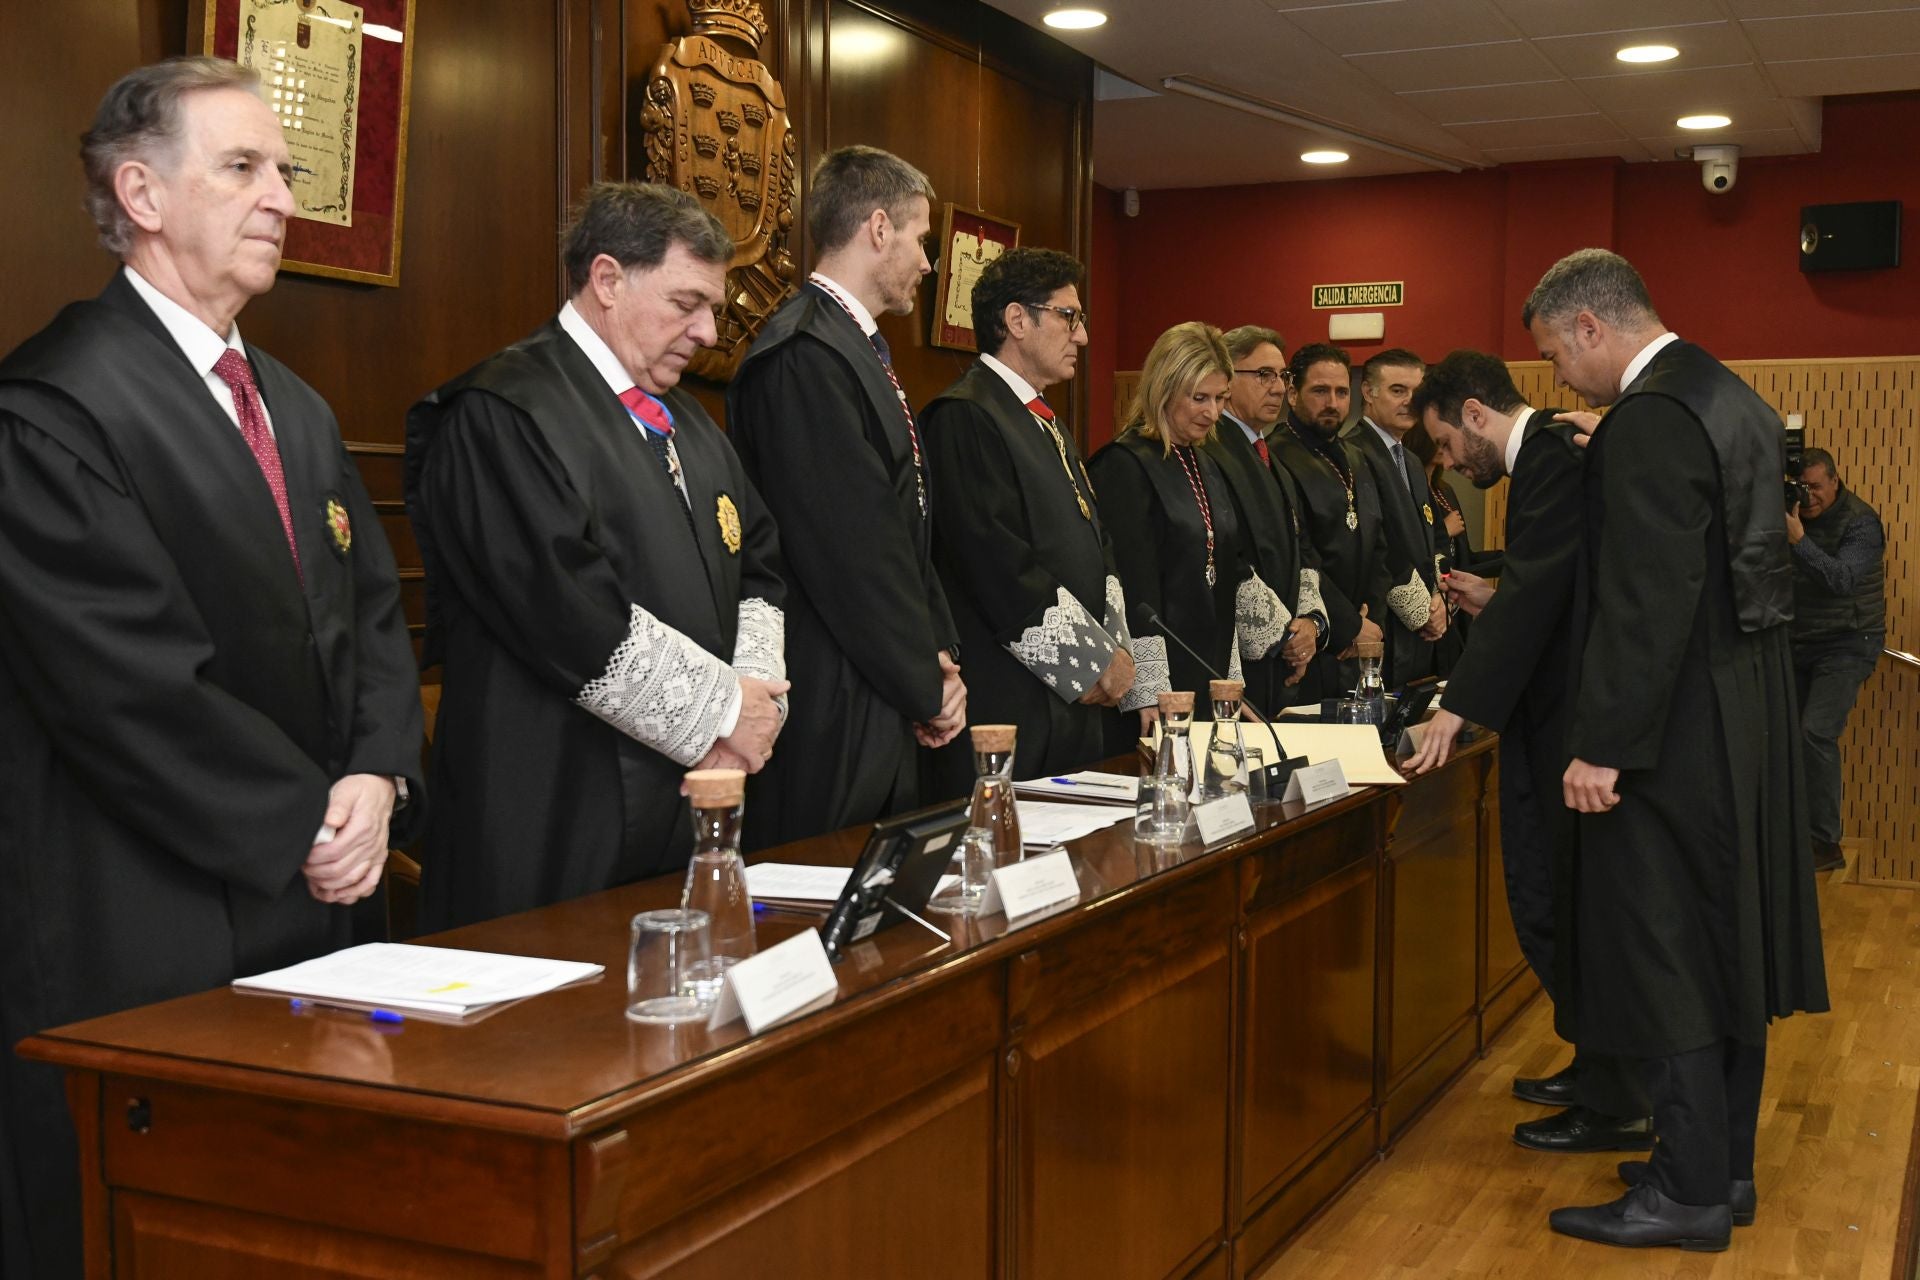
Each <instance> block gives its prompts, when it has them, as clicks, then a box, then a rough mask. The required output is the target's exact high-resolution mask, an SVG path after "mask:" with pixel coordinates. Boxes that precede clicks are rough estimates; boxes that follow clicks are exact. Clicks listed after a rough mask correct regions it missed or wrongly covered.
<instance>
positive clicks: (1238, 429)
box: [1201, 325, 1358, 713]
mask: <svg viewBox="0 0 1920 1280" xmlns="http://www.w3.org/2000/svg"><path fill="white" fill-rule="evenodd" d="M1222 336H1223V337H1224V338H1225V339H1226V343H1227V354H1228V355H1230V356H1232V357H1233V381H1232V382H1231V383H1230V384H1229V385H1228V388H1227V409H1226V412H1225V413H1223V414H1222V415H1221V422H1220V424H1219V426H1218V428H1217V431H1218V435H1217V437H1216V438H1215V439H1214V440H1212V441H1210V442H1208V443H1206V444H1204V445H1202V446H1201V448H1202V449H1204V450H1205V451H1206V452H1207V453H1209V454H1211V455H1212V456H1213V457H1214V459H1215V460H1216V461H1218V462H1219V464H1220V471H1221V473H1222V474H1223V475H1225V476H1226V478H1227V487H1228V488H1230V489H1231V490H1232V491H1233V498H1234V501H1235V502H1236V503H1237V504H1238V505H1239V507H1240V511H1241V514H1242V516H1243V517H1244V523H1245V525H1246V528H1247V531H1248V533H1249V534H1250V542H1251V548H1252V554H1253V561H1254V568H1255V571H1256V572H1257V573H1258V574H1259V575H1260V577H1261V579H1262V580H1263V581H1265V582H1266V583H1267V584H1268V585H1269V586H1270V587H1272V588H1273V590H1274V593H1275V595H1276V596H1277V597H1278V598H1279V600H1280V603H1281V606H1282V607H1283V608H1284V609H1285V610H1286V614H1285V616H1284V617H1282V618H1280V619H1278V620H1277V621H1278V622H1279V624H1280V625H1283V626H1284V627H1285V628H1286V639H1285V641H1284V642H1283V643H1282V645H1281V646H1280V647H1279V648H1278V649H1276V650H1274V651H1272V652H1270V653H1268V654H1267V655H1265V656H1260V655H1255V654H1246V653H1243V654H1241V655H1240V664H1241V672H1242V675H1243V677H1244V679H1245V681H1246V699H1247V701H1249V702H1251V703H1252V704H1253V705H1254V707H1255V708H1256V709H1258V710H1259V711H1261V712H1262V713H1268V712H1270V711H1271V710H1273V709H1277V708H1279V707H1284V706H1286V705H1287V704H1288V703H1289V702H1291V701H1293V695H1294V691H1295V690H1296V689H1297V688H1298V687H1299V685H1300V681H1301V679H1302V678H1303V677H1304V676H1305V675H1306V672H1307V664H1308V663H1309V662H1311V661H1313V656H1314V654H1316V653H1318V652H1319V651H1320V650H1321V649H1322V648H1324V647H1325V646H1326V645H1327V644H1328V643H1329V642H1333V643H1338V644H1340V645H1341V646H1342V647H1344V646H1345V644H1346V643H1350V642H1351V640H1352V637H1351V636H1348V637H1344V638H1343V637H1338V636H1334V635H1333V634H1332V633H1331V627H1330V624H1329V622H1328V620H1327V605H1326V603H1325V601H1324V599H1323V597H1322V592H1323V591H1333V590H1337V588H1335V587H1333V586H1331V585H1330V584H1323V583H1322V582H1321V579H1320V568H1319V557H1318V556H1317V555H1315V554H1314V550H1313V546H1312V544H1311V543H1309V542H1308V541H1307V538H1306V534H1305V530H1304V529H1303V527H1302V522H1301V502H1300V492H1299V488H1298V486H1297V485H1296V484H1295V483H1294V479H1293V476H1292V474H1291V473H1289V472H1288V471H1287V469H1286V468H1285V467H1282V466H1278V465H1277V464H1276V463H1275V462H1274V455H1273V449H1272V446H1271V445H1270V444H1269V443H1268V440H1267V435H1268V433H1269V432H1271V431H1272V430H1273V428H1274V426H1275V424H1276V423H1278V422H1279V421H1280V416H1281V415H1282V414H1283V413H1285V412H1286V411H1287V357H1286V352H1285V349H1284V347H1283V345H1282V342H1281V338H1280V335H1279V334H1278V333H1276V332H1275V331H1274V330H1272V329H1266V328H1262V327H1260V326H1259V325H1242V326H1241V327H1240V328H1238V329H1232V330H1229V331H1228V332H1227V333H1226V334H1224V335H1222ZM1250 598H1252V599H1258V598H1259V597H1257V596H1255V597H1250ZM1341 614H1342V616H1344V617H1353V618H1354V620H1355V622H1356V623H1357V621H1358V618H1357V615H1355V614H1354V611H1353V608H1352V606H1351V605H1345V606H1344V607H1343V608H1342V609H1341Z"/></svg>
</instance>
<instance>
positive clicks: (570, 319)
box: [560, 301, 639, 396]
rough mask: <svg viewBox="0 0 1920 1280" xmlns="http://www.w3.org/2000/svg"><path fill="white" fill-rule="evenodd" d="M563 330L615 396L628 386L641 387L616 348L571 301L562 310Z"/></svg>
mask: <svg viewBox="0 0 1920 1280" xmlns="http://www.w3.org/2000/svg"><path fill="white" fill-rule="evenodd" d="M560 327H561V328H562V329H563V330H565V331H566V335H567V336H568V337H569V338H572V339H573V344H574V345H575V346H577V347H579V348H580V351H581V353H582V354H583V355H585V356H586V357H587V360H588V361H589V362H590V363H591V364H592V365H593V367H594V370H595V372H597V373H598V374H599V375H600V376H601V378H603V379H605V381H606V384H607V386H608V388H609V389H610V390H612V392H613V394H614V395H616V396H617V395H620V394H622V393H624V392H625V391H626V389H627V388H628V387H632V386H637V385H639V384H637V383H636V382H635V381H634V380H633V376H632V375H631V374H629V373H628V372H627V369H626V366H625V365H623V364H621V363H620V357H619V356H616V355H615V354H613V348H612V347H609V346H608V345H607V343H606V340H605V339H604V338H602V337H601V336H600V335H599V334H597V333H595V332H594V331H593V327H592V326H591V325H589V324H588V323H587V320H586V317H585V316H583V315H581V314H580V313H579V312H578V311H576V310H574V307H573V303H572V302H571V301H568V302H567V303H566V305H564V306H562V307H561V308H560Z"/></svg>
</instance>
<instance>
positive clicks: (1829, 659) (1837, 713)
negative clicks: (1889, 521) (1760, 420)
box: [1787, 449, 1887, 871]
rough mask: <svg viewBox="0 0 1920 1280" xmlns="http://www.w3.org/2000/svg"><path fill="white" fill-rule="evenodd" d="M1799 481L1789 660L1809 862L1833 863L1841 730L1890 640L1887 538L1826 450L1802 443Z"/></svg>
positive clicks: (1790, 531) (1792, 538)
mask: <svg viewBox="0 0 1920 1280" xmlns="http://www.w3.org/2000/svg"><path fill="white" fill-rule="evenodd" d="M1800 480H1801V483H1802V484H1803V485H1805V487H1806V500H1805V501H1804V502H1802V503H1800V504H1799V505H1797V506H1795V507H1793V508H1792V509H1790V510H1789V511H1788V512H1787V541H1788V542H1790V543H1792V544H1793V632H1792V637H1793V668H1794V674H1795V676H1796V677H1798V680H1799V685H1800V733H1801V737H1802V739H1803V740H1804V741H1805V743H1806V761H1807V817H1808V821H1809V824H1810V825H1811V826H1812V828H1813V865H1814V869H1815V870H1818V871H1833V870H1837V869H1838V868H1840V867H1843V866H1845V865H1846V859H1845V858H1844V857H1843V856H1842V855H1841V853H1840V732H1841V730H1843V729H1845V728H1846V727H1847V716H1848V715H1849V714H1850V713H1851V712H1852V711H1853V700H1854V699H1855V698H1856V697H1858V696H1859V693H1860V686H1861V684H1862V683H1863V682H1864V681H1865V680H1866V678H1867V677H1868V676H1869V675H1871V674H1872V673H1873V665H1874V663H1876V662H1878V661H1879V659H1880V649H1881V647H1882V646H1883V645H1885V643H1886V640H1887V597H1886V573H1885V568H1884V560H1885V557H1886V551H1887V536H1886V531H1885V530H1884V529H1882V528H1881V526H1880V517H1879V515H1878V514H1877V513H1876V512H1875V511H1874V509H1873V508H1872V507H1870V506H1868V505H1867V504H1866V503H1864V502H1862V501H1861V500H1860V498H1859V495H1857V494H1855V493H1854V492H1853V490H1851V489H1848V488H1846V487H1845V486H1844V485H1842V484H1841V483H1840V473H1839V471H1838V469H1836V468H1835V467H1834V465H1833V455H1832V454H1830V453H1828V452H1827V451H1826V450H1825V449H1809V450H1807V451H1806V453H1805V454H1804V455H1803V456H1802V458H1801V471H1800Z"/></svg>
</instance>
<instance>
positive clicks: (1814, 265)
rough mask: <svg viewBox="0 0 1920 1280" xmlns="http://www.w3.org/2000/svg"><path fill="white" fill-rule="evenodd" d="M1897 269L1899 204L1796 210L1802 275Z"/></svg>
mask: <svg viewBox="0 0 1920 1280" xmlns="http://www.w3.org/2000/svg"><path fill="white" fill-rule="evenodd" d="M1899 265H1900V202H1899V201H1898V200H1862V201H1858V202H1856V203H1853V204H1809V205H1802V206H1801V208H1800V269H1801V270H1802V271H1872V270H1876V269H1879V268H1882V267H1897V266H1899Z"/></svg>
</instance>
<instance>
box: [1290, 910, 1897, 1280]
mask: <svg viewBox="0 0 1920 1280" xmlns="http://www.w3.org/2000/svg"><path fill="white" fill-rule="evenodd" d="M1822 880H1823V883H1822V885H1821V891H1820V893H1821V914H1822V923H1823V924H1824V926H1825V930H1826V952H1827V978H1828V983H1829V986H1830V990H1831V994H1832V998H1833V1012H1832V1013H1829V1014H1824V1015H1820V1016H1816V1017H1804V1016H1803V1017H1797V1018H1790V1019H1787V1020H1786V1021H1784V1022H1780V1023H1776V1024H1775V1025H1774V1028H1773V1038H1772V1040H1771V1042H1770V1044H1769V1046H1768V1053H1769V1059H1768V1063H1767V1079H1766V1092H1765V1096H1764V1098H1763V1100H1762V1103H1761V1110H1760V1140H1759V1148H1758V1158H1757V1160H1756V1168H1755V1179H1754V1180H1755V1183H1756V1184H1757V1187H1758V1190H1759V1195H1760V1214H1759V1220H1758V1221H1757V1222H1756V1223H1755V1224H1754V1225H1753V1226H1751V1227H1736V1228H1735V1229H1734V1233H1733V1247H1732V1248H1731V1249H1729V1250H1727V1251H1726V1252H1725V1253H1721V1254H1691V1253H1682V1252H1681V1251H1679V1250H1677V1249H1656V1250H1628V1249H1613V1248H1609V1247H1607V1246H1605V1245H1596V1244H1588V1243H1585V1242H1583V1241H1578V1240H1573V1239H1570V1238H1568V1237H1566V1236H1561V1235H1555V1234H1554V1233H1553V1232H1551V1231H1549V1230H1548V1228H1547V1211H1548V1210H1550V1209H1553V1208H1557V1207H1559V1206H1561V1205H1570V1204H1595V1203H1599V1202H1602V1201H1606V1200H1612V1199H1614V1198H1615V1197H1616V1196H1617V1195H1619V1194H1620V1193H1621V1191H1622V1190H1623V1188H1622V1187H1621V1185H1620V1183H1619V1181H1618V1180H1617V1178H1616V1176H1615V1174H1614V1165H1615V1163H1616V1162H1617V1161H1618V1160H1619V1159H1621V1158H1622V1157H1620V1156H1618V1155H1611V1154H1610V1155H1581V1156H1573V1155H1559V1156H1556V1155H1547V1154H1543V1153H1540V1152H1534V1151H1528V1150H1525V1149H1524V1148H1521V1147H1517V1146H1515V1145H1514V1144H1513V1142H1512V1141H1511V1138H1510V1136H1509V1135H1510V1132H1511V1129H1512V1127H1513V1125H1515V1124H1516V1123H1519V1122H1520V1121H1523V1120H1530V1119H1534V1118H1536V1117H1538V1116H1542V1115H1546V1114H1549V1113H1548V1111H1547V1110H1546V1109H1544V1108H1540V1107H1535V1106H1531V1105H1529V1104H1527V1103H1524V1102H1520V1101H1518V1100H1516V1099H1515V1098H1513V1097H1512V1096H1511V1095H1510V1094H1509V1093H1508V1087H1509V1085H1510V1083H1511V1082H1512V1080H1513V1077H1514V1076H1515V1075H1516V1074H1520V1075H1527V1076H1540V1075H1546V1074H1548V1073H1550V1072H1552V1071H1555V1070H1557V1069H1559V1068H1560V1067H1561V1066H1562V1065H1564V1063H1565V1060H1566V1050H1565V1049H1564V1047H1563V1046H1561V1045H1560V1043H1559V1041H1558V1040H1556V1039H1555V1038H1554V1036H1553V1031H1552V1025H1551V1014H1550V1010H1549V1007H1548V1005H1547V1002H1546V1001H1545V1000H1536V1001H1534V1003H1533V1005H1532V1006H1531V1007H1530V1008H1528V1009H1527V1010H1526V1011H1525V1012H1524V1013H1523V1014H1522V1015H1521V1016H1520V1018H1519V1020H1518V1021H1517V1022H1516V1023H1515V1024H1514V1026H1513V1027H1512V1028H1511V1029H1509V1030H1508V1032H1507V1033H1506V1035H1505V1036H1503V1037H1502V1038H1501V1039H1500V1040H1499V1041H1498V1042H1497V1043H1496V1044H1495V1045H1494V1047H1493V1049H1492V1051H1491V1052H1490V1053H1489V1054H1488V1056H1487V1057H1486V1059H1485V1060H1484V1061H1481V1062H1478V1063H1476V1064H1474V1066H1473V1067H1471V1068H1470V1069H1469V1070H1468V1071H1467V1073H1466V1074H1465V1075H1464V1076H1462V1077H1461V1078H1460V1079H1459V1080H1458V1081H1456V1082H1455V1084H1454V1085H1453V1087H1452V1088H1451V1089H1450V1090H1449V1091H1448V1092H1447V1093H1446V1094H1445V1095H1444V1096H1442V1098H1441V1099H1440V1100H1439V1102H1438V1103H1436V1104H1435V1106H1434V1109H1433V1110H1432V1111H1431V1112H1430V1113H1428V1115H1427V1116H1426V1117H1425V1118H1424V1119H1422V1120H1421V1121H1420V1122H1419V1123H1417V1124H1416V1125H1415V1126H1414V1128H1413V1132H1412V1133H1411V1134H1410V1135H1409V1136H1408V1137H1407V1139H1406V1140H1405V1141H1404V1142H1402V1143H1401V1144H1400V1145H1399V1146H1398V1147H1397V1148H1395V1149H1394V1150H1393V1151H1392V1152H1390V1153H1389V1154H1388V1155H1387V1156H1386V1158H1385V1159H1384V1160H1382V1161H1381V1162H1380V1163H1379V1164H1376V1165H1375V1166H1373V1167H1372V1168H1371V1169H1369V1170H1367V1171H1366V1172H1365V1173H1364V1174H1362V1175H1361V1177H1360V1179H1359V1180H1358V1181H1357V1182H1356V1183H1354V1185H1353V1186H1351V1187H1350V1188H1348V1190H1347V1192H1346V1194H1345V1195H1344V1196H1343V1197H1342V1198H1341V1199H1340V1200H1338V1201H1337V1202H1336V1203H1335V1204H1334V1205H1333V1206H1332V1207H1331V1208H1330V1209H1328V1210H1327V1212H1326V1213H1325V1214H1324V1215H1323V1216H1322V1217H1320V1218H1319V1219H1318V1220H1316V1221H1315V1222H1313V1223H1312V1224H1310V1225H1309V1226H1308V1227H1307V1228H1306V1230H1305V1231H1303V1232H1302V1233H1301V1235H1300V1236H1299V1237H1298V1238H1297V1239H1296V1240H1295V1241H1294V1243H1293V1244H1292V1246H1291V1247H1289V1248H1288V1250H1287V1251H1286V1252H1285V1253H1284V1254H1282V1255H1281V1256H1280V1257H1279V1259H1277V1260H1276V1261H1275V1263H1274V1265H1273V1266H1271V1267H1269V1268H1268V1269H1267V1270H1266V1271H1265V1272H1263V1273H1261V1275H1260V1277H1259V1280H1293V1278H1294V1277H1302V1278H1307V1277H1310V1278H1311V1280H1328V1278H1330V1277H1348V1276H1350V1277H1356V1278H1357V1277H1375V1276H1416V1275H1417V1276H1422V1277H1444V1276H1511V1277H1542V1276H1545V1277H1564V1278H1565V1280H1575V1278H1576V1277H1577V1278H1578V1280H1587V1278H1588V1277H1615V1276H1618V1277H1628V1276H1632V1277H1648V1276H1689V1277H1715V1278H1716V1280H1717V1278H1720V1277H1740V1278H1741V1280H1746V1278H1747V1277H1753V1278H1755V1280H1763V1278H1765V1277H1773V1276H1827V1277H1835V1278H1838V1277H1856V1276H1858V1277H1866V1278H1868V1280H1887V1277H1888V1276H1889V1275H1890V1273H1891V1270H1892V1266H1893V1251H1894V1237H1895V1234H1896V1231H1897V1227H1898V1222H1899V1216H1900V1204H1899V1201H1900V1193H1901V1182H1902V1178H1903V1175H1904V1173H1905V1167H1906V1158H1907V1150H1908V1145H1909V1142H1910V1139H1911V1136H1912V1134H1913V1128H1914V1097H1915V1093H1916V1089H1917V1088H1920V964H1916V958H1920V892H1915V891H1911V890H1902V889H1886V888H1873V887H1866V886H1861V885H1855V884H1849V883H1827V882H1826V881H1827V880H1828V878H1827V877H1822ZM1901 1280H1905V1278H1904V1277H1902V1278H1901Z"/></svg>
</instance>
